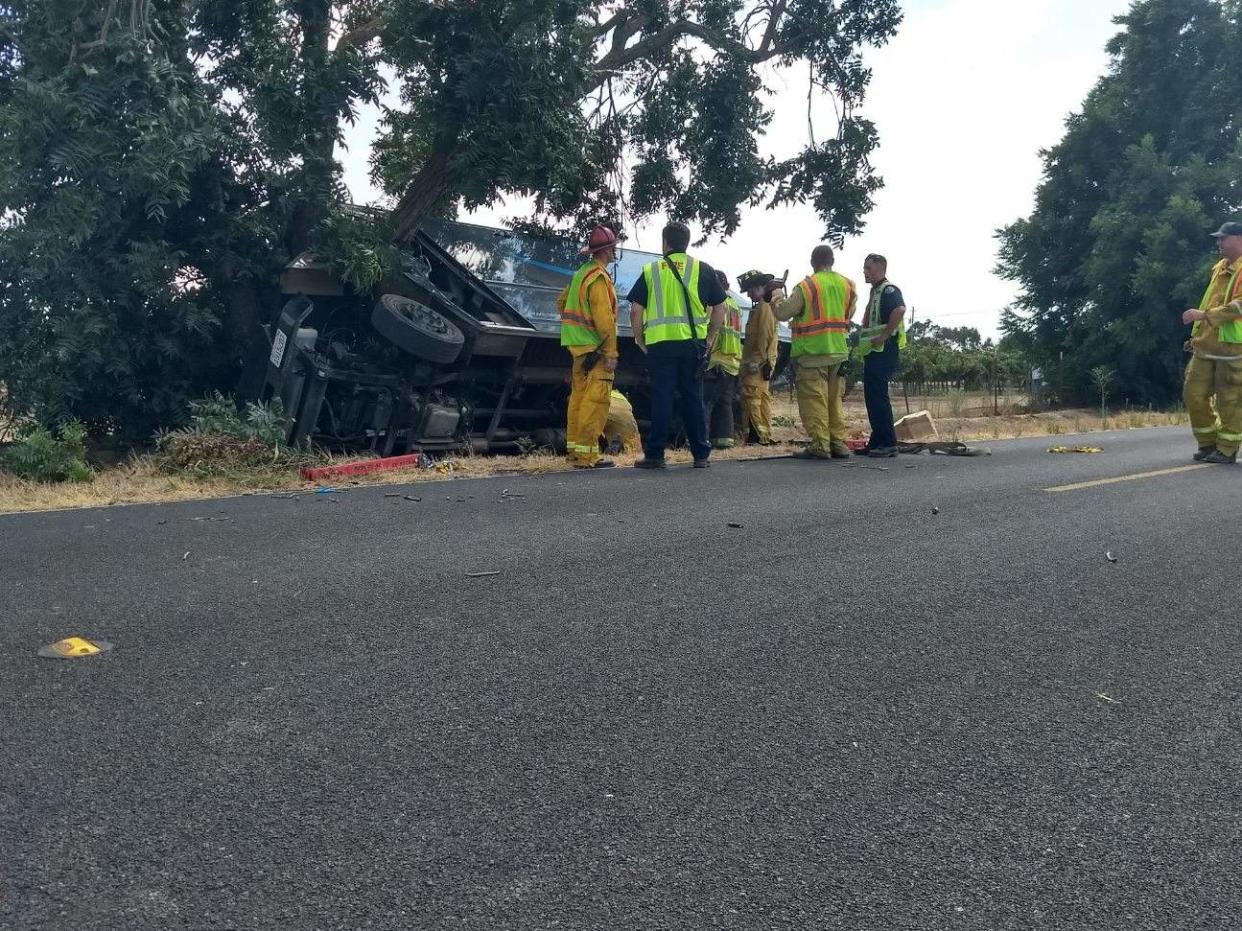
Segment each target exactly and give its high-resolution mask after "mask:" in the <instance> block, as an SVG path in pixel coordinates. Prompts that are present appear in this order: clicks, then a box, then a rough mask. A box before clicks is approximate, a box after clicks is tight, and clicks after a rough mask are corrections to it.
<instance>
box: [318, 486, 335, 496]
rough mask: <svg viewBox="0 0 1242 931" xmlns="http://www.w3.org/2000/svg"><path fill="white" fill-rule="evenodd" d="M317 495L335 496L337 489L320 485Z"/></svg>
mask: <svg viewBox="0 0 1242 931" xmlns="http://www.w3.org/2000/svg"><path fill="white" fill-rule="evenodd" d="M315 494H317V495H334V494H336V489H335V488H333V487H332V486H331V485H320V486H319V487H318V488H316V489H315Z"/></svg>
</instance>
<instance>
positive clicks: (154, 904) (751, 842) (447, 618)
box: [0, 430, 1242, 931]
mask: <svg viewBox="0 0 1242 931" xmlns="http://www.w3.org/2000/svg"><path fill="white" fill-rule="evenodd" d="M1094 441H1095V442H1097V443H1099V444H1100V445H1102V446H1104V447H1105V452H1104V453H1103V454H1100V455H1094V456H1051V455H1048V454H1047V452H1046V451H1045V450H1046V447H1047V446H1048V445H1049V444H1048V440H1047V439H1044V440H1020V441H1016V442H1008V443H996V444H992V445H993V450H994V455H993V456H991V457H990V458H986V459H975V460H970V459H945V458H937V459H934V460H933V459H929V458H928V457H926V456H924V457H920V458H918V459H911V458H903V459H902V460H900V461H894V462H891V463H889V464H888V465H889V468H888V471H880V470H879V469H878V468H874V467H873V468H863V467H862V466H861V465H858V464H855V465H852V466H850V467H843V466H841V465H839V464H831V465H828V464H818V463H803V462H797V461H790V460H783V461H771V462H759V463H749V464H719V465H718V466H717V467H716V468H713V469H712V470H710V471H707V472H701V471H691V470H689V469H684V468H683V469H674V470H670V471H669V472H668V473H664V474H645V473H636V472H634V471H632V470H631V471H625V472H621V471H618V472H612V473H591V474H574V475H560V476H548V477H541V478H519V477H506V478H499V479H495V480H489V481H481V482H472V483H466V482H457V483H440V484H435V485H419V486H417V487H416V488H413V489H406V490H404V493H408V494H412V495H416V496H420V497H421V499H422V500H421V501H418V502H415V501H407V500H405V499H404V498H403V497H397V498H393V497H387V495H389V494H392V493H393V492H394V491H395V489H392V488H367V489H354V490H350V491H348V492H346V493H343V494H339V495H333V496H313V497H308V498H299V499H295V500H287V499H281V498H274V497H250V498H242V499H235V500H227V501H220V502H207V503H199V504H175V505H164V506H151V507H130V508H118V509H112V510H93V511H78V512H66V513H54V514H45V515H28V516H10V517H0V566H2V567H3V573H2V579H0V707H2V708H3V719H2V722H0V759H2V762H0V927H4V928H18V929H35V928H38V929H75V931H76V929H95V928H98V929H148V928H149V929H161V931H163V929H181V928H243V929H252V928H253V929H258V928H264V929H266V928H280V929H295V928H296V929H300V928H323V929H338V928H339V929H353V928H384V929H399V928H436V929H439V928H471V929H476V928H477V929H492V928H512V929H535V928H540V929H541V928H566V929H631V928H633V929H648V928H670V929H682V928H685V929H699V928H746V929H751V928H754V929H768V928H798V929H820V928H846V929H877V931H879V929H883V931H890V929H939V928H970V929H989V931H991V929H1002V928H1006V929H1007V928H1013V929H1044V928H1047V929H1094V928H1101V929H1105V928H1107V929H1112V928H1117V929H1127V931H1132V929H1162V931H1163V929H1182V928H1204V929H1223V928H1232V927H1237V926H1238V923H1239V921H1240V919H1239V917H1238V916H1239V915H1242V817H1240V815H1242V785H1240V784H1239V782H1240V780H1239V773H1240V771H1242V768H1240V765H1239V764H1240V763H1242V753H1240V751H1239V733H1240V727H1242V700H1240V689H1242V685H1240V683H1242V675H1240V674H1242V632H1240V630H1239V619H1238V610H1237V608H1238V603H1239V598H1240V596H1242V584H1240V582H1239V573H1240V570H1239V566H1240V565H1242V563H1240V561H1239V557H1240V550H1242V533H1240V532H1239V527H1240V526H1242V494H1240V492H1242V470H1239V469H1230V468H1226V467H1207V468H1203V469H1200V470H1195V471H1181V472H1176V473H1171V474H1166V475H1159V476H1153V477H1148V478H1144V479H1142V480H1137V481H1129V482H1120V483H1114V484H1106V485H1096V486H1090V487H1084V488H1080V489H1078V490H1070V491H1063V492H1055V493H1054V492H1048V491H1046V490H1045V489H1047V488H1049V487H1053V486H1061V485H1067V484H1070V485H1072V484H1075V483H1081V482H1090V481H1094V480H1098V479H1107V478H1112V477H1120V476H1126V475H1129V474H1132V473H1142V472H1149V471H1158V470H1164V469H1174V468H1180V467H1182V466H1185V465H1187V464H1188V459H1187V457H1188V453H1189V452H1190V449H1191V446H1192V444H1191V443H1190V442H1189V439H1188V436H1187V435H1186V433H1185V431H1184V430H1158V431H1142V432H1132V433H1124V434H1115V435H1107V436H1100V437H1097V438H1095V439H1094ZM869 465H870V464H869ZM505 490H507V491H508V493H509V494H508V496H505V495H504V494H503V493H504V492H505ZM517 495H522V496H524V497H517ZM934 509H937V510H938V513H936V510H934ZM201 518H227V520H218V519H213V520H204V519H201ZM731 522H732V523H738V524H742V525H743V526H742V527H740V528H732V527H729V526H727V525H728V524H729V523H731ZM1108 552H1111V553H1112V554H1113V556H1114V557H1115V558H1116V560H1117V561H1116V562H1111V561H1110V560H1109V559H1108V558H1107V557H1106V553H1108ZM186 554H188V555H186ZM488 571H494V572H499V573H500V575H498V576H490V577H485V578H469V577H468V576H467V574H468V573H471V572H488ZM69 634H81V635H83V636H87V637H96V638H100V639H105V640H109V641H112V642H114V643H115V644H116V649H115V650H114V651H112V652H111V653H108V654H105V655H102V656H99V657H94V658H91V659H82V660H71V661H55V660H46V659H40V658H37V657H36V655H35V654H36V650H37V648H38V647H39V646H41V645H43V644H46V643H49V642H51V641H53V640H56V639H58V638H60V637H63V636H66V635H69Z"/></svg>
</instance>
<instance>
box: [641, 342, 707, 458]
mask: <svg viewBox="0 0 1242 931" xmlns="http://www.w3.org/2000/svg"><path fill="white" fill-rule="evenodd" d="M647 369H648V372H649V374H650V377H651V430H650V431H649V432H648V433H647V440H646V443H645V444H644V451H645V453H646V455H647V458H648V459H663V458H664V450H665V448H666V447H667V446H668V441H669V439H670V438H671V437H672V435H673V398H674V396H676V397H677V399H678V402H679V403H678V409H679V411H680V412H681V419H682V422H683V424H684V425H685V428H686V438H687V439H688V440H689V442H690V451H691V452H692V453H693V454H694V458H695V459H707V458H708V457H709V456H711V453H712V447H711V444H710V443H708V442H707V417H706V414H705V411H704V408H703V365H702V362H701V361H700V359H699V350H698V345H697V344H696V343H695V342H694V341H693V340H688V339H687V340H669V341H667V342H663V343H656V344H655V345H654V346H649V347H647Z"/></svg>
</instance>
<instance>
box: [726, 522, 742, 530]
mask: <svg viewBox="0 0 1242 931" xmlns="http://www.w3.org/2000/svg"><path fill="white" fill-rule="evenodd" d="M728 526H729V527H730V528H732V529H733V530H742V529H744V528H743V525H742V524H732V523H731V524H729V525H728Z"/></svg>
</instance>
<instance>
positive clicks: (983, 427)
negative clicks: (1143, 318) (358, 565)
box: [0, 399, 1187, 514]
mask: <svg viewBox="0 0 1242 931" xmlns="http://www.w3.org/2000/svg"><path fill="white" fill-rule="evenodd" d="M774 408H775V409H774V415H775V419H776V423H777V426H776V428H775V430H774V435H775V438H776V439H777V440H778V444H777V445H775V446H769V447H759V446H745V447H739V448H738V449H732V450H727V451H723V452H717V453H716V454H714V455H715V457H716V458H717V459H721V460H739V459H741V460H745V459H759V458H764V457H769V456H782V455H789V454H792V453H794V452H797V451H798V449H800V448H801V445H803V444H804V443H805V435H804V434H803V433H802V431H801V428H800V426H799V424H798V422H797V412H796V407H794V406H793V405H791V404H790V403H789V402H788V401H787V400H784V399H781V400H778V401H777V403H776V404H775V405H774ZM846 420H847V422H848V424H849V427H850V430H851V433H852V435H855V436H859V437H864V436H866V433H867V430H866V414H865V411H863V410H862V408H861V405H860V404H855V403H851V404H847V406H846ZM1186 422H1187V421H1186V417H1185V415H1184V414H1180V413H1173V414H1169V413H1159V412H1155V413H1150V412H1130V413H1119V414H1112V415H1110V416H1108V417H1107V418H1104V419H1101V417H1100V415H1099V412H1098V411H1095V412H1092V411H1086V410H1068V411H1049V412H1044V413H1038V414H1010V415H1001V416H999V417H959V418H953V417H948V418H942V419H940V420H938V421H937V425H938V428H939V431H940V436H941V439H944V440H961V441H966V442H973V441H986V440H1001V439H1014V438H1019V437H1023V436H1062V435H1065V436H1069V435H1073V434H1077V433H1094V432H1098V431H1102V430H1103V431H1111V430H1135V429H1142V428H1146V427H1164V426H1171V425H1175V424H1184V423H1186ZM615 458H616V461H617V464H618V466H620V467H623V468H624V467H626V466H631V465H633V463H634V460H635V459H637V458H638V457H637V456H635V455H621V456H617V457H615ZM346 461H349V460H345V459H342V460H340V462H346ZM669 461H671V462H689V461H690V457H689V454H688V453H685V452H680V451H674V452H671V453H670V454H669ZM568 470H569V466H568V464H567V463H566V462H565V460H564V458H563V457H561V456H556V455H552V454H550V453H532V454H529V455H525V456H499V457H483V456H462V457H446V458H443V459H440V460H438V461H437V462H436V463H435V464H434V465H433V466H432V467H430V468H422V467H418V468H410V469H404V470H400V471H396V472H387V473H383V474H380V475H376V476H365V477H360V478H357V479H349V480H342V481H337V482H336V483H335V484H336V485H337V486H338V487H352V486H361V485H408V484H414V483H417V482H424V481H442V480H444V479H446V478H488V477H492V476H497V475H538V474H542V473H549V472H564V471H568ZM317 486H318V483H315V482H307V481H305V480H304V479H303V478H302V477H301V476H300V475H299V474H298V472H297V471H295V470H292V469H290V470H268V471H262V472H252V473H242V474H233V475H230V476H228V477H220V478H201V477H193V476H187V475H182V474H169V473H167V472H164V471H161V470H160V468H159V467H158V465H157V464H156V463H155V462H154V461H153V460H151V459H149V458H146V457H136V458H134V459H132V460H129V461H127V462H124V463H121V464H118V465H114V466H111V467H108V468H103V469H100V470H99V472H98V474H97V477H96V479H95V481H94V482H90V483H85V484H56V485H48V484H40V483H36V482H27V481H22V480H20V479H16V478H13V477H11V476H6V475H3V474H0V514H8V513H18V512H25V511H46V510H58V509H68V508H89V507H105V506H109V505H120V504H150V503H158V502H169V501H192V500H202V499H211V498H223V497H231V496H235V495H246V494H264V493H270V492H307V491H314V490H315V488H316V487H317Z"/></svg>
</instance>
